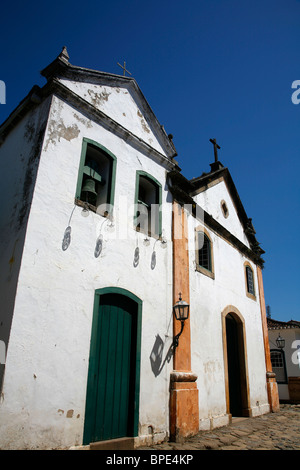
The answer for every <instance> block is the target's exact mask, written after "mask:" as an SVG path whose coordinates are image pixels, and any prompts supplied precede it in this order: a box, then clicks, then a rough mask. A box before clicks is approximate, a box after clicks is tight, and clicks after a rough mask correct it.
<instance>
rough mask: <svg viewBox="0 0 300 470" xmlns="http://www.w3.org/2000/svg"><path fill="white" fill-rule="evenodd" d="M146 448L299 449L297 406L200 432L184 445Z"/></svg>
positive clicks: (299, 418) (298, 406) (298, 410)
mask: <svg viewBox="0 0 300 470" xmlns="http://www.w3.org/2000/svg"><path fill="white" fill-rule="evenodd" d="M138 449H139V450H142V449H143V448H141V447H139V448H138ZM145 449H147V450H150V449H152V450H155V449H157V450H168V449H172V450H178V451H180V450H256V449H257V450H300V404H299V405H286V404H285V405H281V406H280V411H279V412H277V413H268V414H265V415H262V416H256V417H254V418H246V419H242V420H233V422H232V423H231V424H230V425H228V426H226V427H223V428H217V429H214V430H213V431H201V432H199V433H198V434H197V435H196V436H193V437H191V438H189V439H186V441H184V442H183V443H182V442H181V443H171V442H165V443H163V444H159V445H156V446H155V445H153V446H151V448H150V449H149V447H147V448H145Z"/></svg>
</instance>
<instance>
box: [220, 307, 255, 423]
mask: <svg viewBox="0 0 300 470" xmlns="http://www.w3.org/2000/svg"><path fill="white" fill-rule="evenodd" d="M222 316H223V348H224V365H225V391H226V404H227V413H228V414H230V415H232V416H234V417H236V416H249V415H250V404H249V388H248V372H247V354H246V341H245V323H244V319H243V317H242V315H241V314H240V312H239V311H238V310H237V309H236V308H235V307H233V306H229V307H226V309H225V310H224V311H223V313H222Z"/></svg>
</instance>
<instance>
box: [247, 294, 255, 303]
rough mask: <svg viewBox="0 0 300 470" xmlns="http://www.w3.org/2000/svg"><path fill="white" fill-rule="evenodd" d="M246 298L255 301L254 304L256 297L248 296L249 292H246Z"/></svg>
mask: <svg viewBox="0 0 300 470" xmlns="http://www.w3.org/2000/svg"><path fill="white" fill-rule="evenodd" d="M246 296H247V297H248V298H249V299H251V300H255V302H256V295H253V294H249V292H246Z"/></svg>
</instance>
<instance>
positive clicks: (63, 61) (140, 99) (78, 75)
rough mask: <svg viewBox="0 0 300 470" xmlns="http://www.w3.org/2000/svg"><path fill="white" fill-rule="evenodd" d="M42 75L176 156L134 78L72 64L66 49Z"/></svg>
mask: <svg viewBox="0 0 300 470" xmlns="http://www.w3.org/2000/svg"><path fill="white" fill-rule="evenodd" d="M41 74H42V75H43V76H45V77H46V78H47V80H51V79H56V80H58V81H59V82H60V83H62V84H63V85H64V86H65V87H67V88H68V89H69V90H70V91H71V92H72V93H75V94H76V95H78V96H80V98H82V99H84V100H85V101H87V102H88V103H89V104H90V105H92V106H94V107H95V108H96V109H97V110H99V111H101V112H102V113H104V114H105V115H107V116H108V117H109V118H111V119H112V120H113V121H114V122H116V123H118V124H119V125H120V126H122V127H123V128H125V129H127V130H128V131H129V132H131V133H132V134H133V135H135V136H136V137H137V138H138V139H140V140H142V141H143V142H145V143H146V144H147V145H149V146H150V147H152V148H153V149H155V150H156V151H157V152H159V153H161V154H163V155H165V156H166V157H168V158H170V159H172V158H174V157H175V156H176V149H175V147H174V144H173V142H172V139H171V137H169V136H168V135H167V134H166V132H165V130H164V128H163V126H161V125H160V123H159V122H158V120H157V118H156V116H155V114H154V113H153V111H152V109H151V108H150V106H149V104H148V102H147V100H146V99H145V97H144V95H143V93H142V92H141V90H140V88H139V86H138V84H137V82H136V81H135V79H134V78H131V77H124V76H120V75H114V74H109V73H105V72H100V71H97V70H91V69H86V68H82V67H77V66H74V65H71V64H70V63H69V61H68V56H67V55H66V53H65V52H64V50H63V52H62V53H61V54H60V55H59V56H58V57H57V59H55V60H54V61H53V62H52V63H51V64H50V65H48V66H47V67H46V68H45V69H44V70H42V72H41Z"/></svg>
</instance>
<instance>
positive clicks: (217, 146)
mask: <svg viewBox="0 0 300 470" xmlns="http://www.w3.org/2000/svg"><path fill="white" fill-rule="evenodd" d="M209 141H210V142H211V143H212V144H213V146H214V154H215V162H217V161H218V150H217V149H220V148H221V147H220V146H219V145H218V144H217V141H216V139H209Z"/></svg>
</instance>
